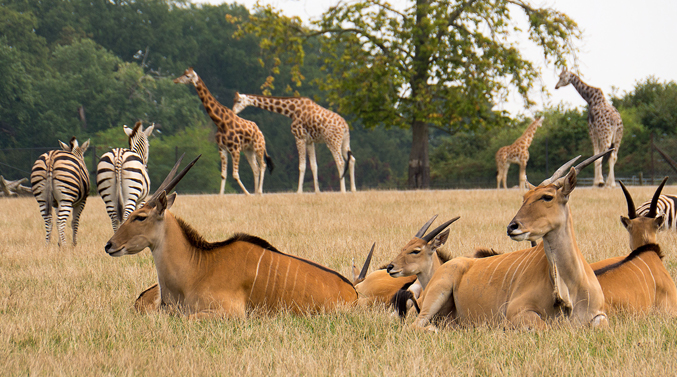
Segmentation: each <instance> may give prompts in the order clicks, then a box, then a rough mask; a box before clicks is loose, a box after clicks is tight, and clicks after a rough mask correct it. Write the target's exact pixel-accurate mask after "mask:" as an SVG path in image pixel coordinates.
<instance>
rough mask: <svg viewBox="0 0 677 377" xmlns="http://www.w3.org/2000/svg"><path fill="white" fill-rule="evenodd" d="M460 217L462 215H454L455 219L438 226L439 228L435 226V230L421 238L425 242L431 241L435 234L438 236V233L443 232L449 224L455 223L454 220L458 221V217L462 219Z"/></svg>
mask: <svg viewBox="0 0 677 377" xmlns="http://www.w3.org/2000/svg"><path fill="white" fill-rule="evenodd" d="M460 218H461V216H456V217H454V218H453V219H451V220H449V221H447V222H446V223H444V224H442V225H440V226H438V227H437V228H435V230H433V231H432V232H430V233H428V234H426V235H425V236H424V237H422V238H421V239H423V241H425V242H430V240H432V239H433V238H435V236H437V235H438V234H440V232H442V231H443V230H444V229H445V228H446V227H448V226H449V225H451V223H453V222H454V221H456V220H458V219H460Z"/></svg>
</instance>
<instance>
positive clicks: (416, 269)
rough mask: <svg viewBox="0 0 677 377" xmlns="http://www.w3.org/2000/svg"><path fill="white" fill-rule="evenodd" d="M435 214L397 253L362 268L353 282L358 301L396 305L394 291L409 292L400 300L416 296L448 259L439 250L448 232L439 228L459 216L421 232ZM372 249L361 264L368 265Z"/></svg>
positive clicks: (395, 293)
mask: <svg viewBox="0 0 677 377" xmlns="http://www.w3.org/2000/svg"><path fill="white" fill-rule="evenodd" d="M436 218H437V215H435V216H433V218H431V219H430V220H428V222H427V223H425V224H424V225H423V227H421V229H419V231H418V232H417V233H416V235H414V238H412V239H411V241H409V242H408V243H407V244H406V245H405V246H404V247H403V248H402V250H401V251H400V254H399V255H398V256H397V257H396V258H395V259H394V260H393V262H391V263H389V264H388V265H387V266H385V267H384V268H381V269H378V270H376V271H374V272H372V273H371V274H369V275H366V274H365V272H366V271H364V270H363V271H362V274H361V275H362V276H364V275H366V277H365V278H364V279H363V280H362V281H357V284H356V285H355V289H356V290H357V292H358V294H359V295H360V301H361V302H362V303H368V304H373V303H377V302H380V303H382V304H386V305H388V304H395V305H396V308H398V306H397V304H400V301H397V297H396V295H397V294H398V292H400V291H402V292H409V294H410V296H409V295H407V296H406V298H404V301H403V302H404V303H406V302H407V299H409V298H410V297H411V298H413V299H414V300H415V299H416V298H417V297H418V296H419V294H420V292H421V291H422V290H423V287H425V285H426V284H427V283H428V281H429V280H430V276H432V272H434V270H435V269H436V268H437V267H439V266H440V265H441V264H442V263H444V262H446V261H447V260H449V258H448V257H447V256H445V255H443V254H441V253H440V250H439V248H440V247H441V246H442V245H444V243H445V242H446V241H447V238H448V236H449V231H448V230H447V231H445V232H442V231H443V230H444V229H446V228H447V227H448V226H449V225H451V223H453V222H454V221H456V220H458V219H459V217H456V218H454V219H452V220H450V221H447V222H446V223H444V224H442V225H440V226H439V227H437V228H436V229H435V230H433V231H432V232H430V233H428V234H425V233H426V232H427V231H428V228H430V225H431V224H432V223H433V221H435V219H436ZM373 250H374V249H373V247H372V251H371V252H370V253H369V256H368V257H367V262H365V266H367V265H368V262H369V260H370V259H371V254H372V252H373ZM419 275H420V276H419ZM400 299H402V298H400ZM400 306H401V304H400ZM405 313H406V310H405ZM398 314H400V315H402V308H398Z"/></svg>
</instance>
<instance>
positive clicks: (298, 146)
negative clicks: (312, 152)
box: [296, 139, 306, 194]
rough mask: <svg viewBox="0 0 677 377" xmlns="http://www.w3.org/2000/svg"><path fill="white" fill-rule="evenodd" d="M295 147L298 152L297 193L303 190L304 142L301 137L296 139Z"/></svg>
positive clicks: (304, 169) (304, 167) (304, 170)
mask: <svg viewBox="0 0 677 377" xmlns="http://www.w3.org/2000/svg"><path fill="white" fill-rule="evenodd" d="M296 149H297V150H298V152H299V188H298V190H296V193H297V194H300V193H302V192H303V178H304V176H305V175H306V142H305V141H304V140H302V139H296Z"/></svg>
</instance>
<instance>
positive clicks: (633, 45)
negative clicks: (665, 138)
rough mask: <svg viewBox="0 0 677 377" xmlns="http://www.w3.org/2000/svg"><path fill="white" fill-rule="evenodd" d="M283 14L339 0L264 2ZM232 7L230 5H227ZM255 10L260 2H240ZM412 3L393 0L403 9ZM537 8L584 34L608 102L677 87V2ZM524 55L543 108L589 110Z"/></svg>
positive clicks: (589, 75) (617, 0) (567, 0)
mask: <svg viewBox="0 0 677 377" xmlns="http://www.w3.org/2000/svg"><path fill="white" fill-rule="evenodd" d="M193 1H194V2H210V3H213V4H220V3H223V2H224V1H223V0H193ZM260 1H261V3H262V4H271V5H273V6H275V7H276V8H278V9H280V10H282V12H283V13H284V14H285V15H287V16H294V15H296V16H299V17H301V18H302V19H303V20H304V21H307V20H309V19H317V18H319V16H320V15H321V14H322V13H323V12H324V11H325V10H327V9H328V8H329V6H331V5H334V4H336V3H338V0H260ZM226 2H229V1H226ZM237 2H238V3H240V4H243V5H244V6H245V7H247V8H249V9H250V10H251V9H252V8H253V5H254V4H255V3H256V0H238V1H237ZM412 2H413V1H411V0H410V1H405V0H391V1H390V3H391V4H393V5H394V6H396V7H398V8H400V9H402V8H404V7H406V6H409V5H411V4H412ZM532 4H533V5H534V6H539V7H542V6H548V7H551V8H554V9H557V10H559V11H561V12H564V13H565V14H567V15H568V16H569V17H571V18H572V19H573V20H574V21H576V22H577V23H578V26H579V27H580V28H581V29H582V30H583V40H582V41H581V42H580V43H579V45H578V47H579V50H580V52H579V54H578V63H579V72H580V74H581V77H582V79H583V80H584V81H585V82H586V83H588V84H590V85H592V86H596V87H599V88H601V89H602V90H603V91H604V93H605V94H606V95H607V98H609V94H610V93H611V92H612V87H615V88H617V90H619V92H620V93H624V92H629V91H631V90H632V89H633V87H634V85H635V83H636V82H638V81H644V79H645V78H646V77H648V76H650V75H653V76H655V77H656V78H658V79H659V80H661V81H670V80H673V81H677V46H676V43H675V38H677V1H676V0H644V1H637V0H554V1H553V0H551V1H547V2H542V1H533V2H532ZM524 47H525V55H526V56H527V57H529V58H530V59H531V60H532V61H533V62H534V63H536V64H537V65H539V66H540V67H541V72H542V76H543V82H544V84H545V86H546V87H547V88H548V89H549V91H550V93H551V96H550V98H544V97H541V96H540V95H539V94H538V93H535V94H534V96H533V98H534V99H535V100H536V101H537V102H539V105H537V106H535V107H533V108H532V110H535V111H538V110H540V109H541V108H542V107H543V105H542V104H543V103H548V102H549V104H551V105H552V104H557V103H560V102H563V103H565V104H567V105H569V106H573V107H579V106H584V105H585V101H583V99H582V98H581V97H580V96H579V94H578V92H576V90H575V89H574V88H573V87H572V86H570V85H569V86H567V87H565V88H560V89H558V90H555V89H554V87H555V84H556V83H557V79H558V77H557V76H558V75H559V72H558V71H555V68H554V67H552V66H544V64H543V60H542V59H541V58H540V56H539V55H537V54H536V53H535V48H534V49H533V51H531V52H529V51H530V50H532V49H531V48H529V46H524ZM516 98H517V97H515V99H511V100H510V101H509V103H508V104H505V105H504V108H505V109H507V110H509V111H510V112H511V113H513V114H516V113H519V112H523V113H526V114H527V115H531V113H532V111H525V110H524V108H523V104H522V102H521V100H517V99H516Z"/></svg>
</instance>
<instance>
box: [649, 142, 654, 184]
mask: <svg viewBox="0 0 677 377" xmlns="http://www.w3.org/2000/svg"><path fill="white" fill-rule="evenodd" d="M649 149H651V186H653V176H654V170H653V149H654V142H653V132H652V133H651V146H650V147H649Z"/></svg>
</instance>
